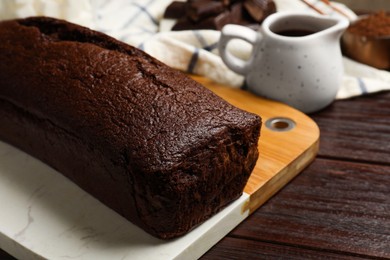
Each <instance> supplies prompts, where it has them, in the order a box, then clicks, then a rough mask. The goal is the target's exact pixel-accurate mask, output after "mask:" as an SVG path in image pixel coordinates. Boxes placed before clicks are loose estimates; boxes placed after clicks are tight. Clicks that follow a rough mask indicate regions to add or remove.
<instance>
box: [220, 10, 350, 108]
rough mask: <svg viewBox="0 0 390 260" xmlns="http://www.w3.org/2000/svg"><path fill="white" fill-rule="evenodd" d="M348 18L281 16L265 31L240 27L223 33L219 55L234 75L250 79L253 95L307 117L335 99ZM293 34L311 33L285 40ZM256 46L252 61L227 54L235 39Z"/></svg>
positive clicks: (264, 27)
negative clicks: (289, 34)
mask: <svg viewBox="0 0 390 260" xmlns="http://www.w3.org/2000/svg"><path fill="white" fill-rule="evenodd" d="M347 26H348V21H347V20H346V19H334V18H329V17H323V16H316V15H308V14H297V13H276V14H273V15H271V16H269V17H268V18H267V19H266V20H265V21H264V22H263V25H262V28H261V31H260V32H255V31H253V30H251V29H248V28H246V27H243V26H239V25H227V26H225V27H224V28H223V30H222V33H221V39H220V42H219V51H220V54H221V57H222V59H223V61H224V62H225V63H226V65H227V66H228V67H229V68H230V69H232V70H233V71H235V72H237V73H239V74H242V75H244V76H245V79H246V84H247V86H248V88H249V90H250V91H252V92H254V93H255V94H258V95H261V96H263V97H266V98H270V99H275V100H279V101H282V102H284V103H287V104H289V105H291V106H293V107H295V108H297V109H299V110H301V111H303V112H305V113H311V112H315V111H318V110H320V109H322V108H324V107H326V106H327V105H329V104H330V103H331V102H332V101H333V100H334V98H335V96H336V94H337V91H338V89H339V86H340V83H341V78H342V75H343V65H342V55H341V51H340V43H339V42H340V41H339V39H340V36H341V34H342V32H343V31H344V30H345V29H346V28H347ZM288 30H301V31H302V30H303V31H308V32H311V33H310V34H308V35H305V36H283V35H280V34H278V33H280V32H281V31H288ZM237 38H238V39H242V40H244V41H247V42H249V43H250V44H252V45H253V51H252V55H251V57H250V59H249V60H248V61H243V60H241V59H239V58H237V57H235V56H233V55H232V54H231V53H230V52H229V51H227V44H228V43H229V41H230V40H232V39H237Z"/></svg>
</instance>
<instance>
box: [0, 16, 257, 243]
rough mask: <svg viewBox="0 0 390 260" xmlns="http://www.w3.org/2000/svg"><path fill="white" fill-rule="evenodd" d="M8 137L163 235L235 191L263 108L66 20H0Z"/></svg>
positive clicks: (253, 154) (204, 214)
mask: <svg viewBox="0 0 390 260" xmlns="http://www.w3.org/2000/svg"><path fill="white" fill-rule="evenodd" d="M0 35H1V41H0V138H1V140H3V141H7V142H9V143H11V144H13V145H15V146H17V147H19V148H20V149H22V150H24V151H25V152H27V153H30V154H31V155H33V156H35V157H36V158H38V159H40V160H42V161H44V162H45V163H47V164H48V165H50V166H52V167H53V168H54V169H57V170H58V171H59V172H61V173H62V174H64V175H65V176H66V177H68V178H69V179H70V180H72V181H73V182H74V183H76V184H77V185H79V186H80V187H81V188H83V189H84V190H85V191H87V192H89V193H90V194H91V195H93V196H94V197H95V198H97V199H99V200H100V201H101V202H102V203H104V204H105V205H107V206H108V207H110V208H111V209H113V210H115V211H116V212H117V213H119V214H121V215H122V216H124V217H125V218H126V219H128V220H130V221H132V222H133V223H134V224H136V225H138V226H140V227H141V228H143V229H144V230H146V231H147V232H149V233H151V234H153V235H155V236H157V237H160V238H164V239H167V238H173V237H177V236H180V235H183V234H185V233H187V232H188V231H189V230H191V229H193V228H194V227H195V226H197V225H199V224H200V223H202V222H203V221H205V220H206V219H208V218H210V217H211V216H212V215H214V214H216V213H217V212H218V211H220V210H222V209H223V208H224V207H225V206H226V205H228V204H229V203H231V202H232V201H233V200H235V199H237V198H238V197H239V196H240V195H241V194H242V191H243V188H244V186H245V184H246V182H247V180H248V178H249V175H250V173H251V171H252V169H253V167H254V166H255V163H256V160H257V157H258V151H257V141H258V136H259V131H260V126H261V121H260V120H261V119H260V118H259V117H258V116H257V115H254V114H251V113H248V112H245V111H242V110H240V109H238V108H236V107H234V106H232V105H230V104H229V103H227V102H226V101H224V100H222V99H221V98H220V97H218V96H216V95H215V94H213V93H212V92H211V91H209V90H208V89H206V88H204V87H203V86H201V85H200V84H199V83H197V82H196V81H194V80H192V79H190V78H189V77H187V76H185V75H184V74H183V73H181V72H179V71H176V70H174V69H172V68H170V67H168V66H166V65H165V64H163V63H161V62H159V61H158V60H156V59H154V58H153V57H151V56H149V55H148V54H146V53H144V52H142V51H141V50H138V49H136V48H134V47H131V46H129V45H127V44H124V43H122V42H119V41H117V40H115V39H113V38H111V37H109V36H107V35H104V34H102V33H99V32H96V31H92V30H89V29H87V28H84V27H81V26H78V25H75V24H71V23H68V22H66V21H62V20H57V19H51V18H45V17H32V18H28V19H21V20H12V21H3V22H0Z"/></svg>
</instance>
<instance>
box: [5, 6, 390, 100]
mask: <svg viewBox="0 0 390 260" xmlns="http://www.w3.org/2000/svg"><path fill="white" fill-rule="evenodd" d="M171 1H172V0H115V1H110V0H67V1H65V0H2V1H0V19H3V20H4V19H11V18H23V17H27V16H35V15H45V16H52V17H56V18H61V19H66V20H68V21H71V22H74V23H78V24H81V25H84V26H87V27H90V28H92V29H95V30H98V31H102V32H104V33H106V34H109V35H111V36H113V37H115V38H117V39H119V40H121V41H124V42H127V43H129V44H131V45H133V46H136V47H138V48H141V49H143V50H144V51H146V52H147V53H149V54H150V55H152V56H154V57H156V58H157V59H159V60H161V61H163V62H164V63H166V64H168V65H169V66H171V67H174V68H176V69H179V70H182V71H185V72H189V73H194V74H199V75H202V76H206V77H208V78H211V79H213V80H215V81H216V82H219V83H222V84H225V85H228V86H231V87H241V86H242V85H243V82H244V79H243V77H242V76H240V75H237V74H236V73H234V72H232V71H231V70H229V69H228V68H227V67H226V66H225V64H223V62H222V60H221V58H220V57H219V56H218V51H217V43H218V40H219V37H220V32H218V31H214V30H191V31H179V32H172V31H165V29H164V28H163V27H164V26H165V25H166V24H167V21H166V20H163V18H162V15H163V13H164V10H165V8H166V6H168V5H169V3H170V2H171ZM274 1H275V3H276V5H277V9H278V11H280V12H281V11H300V12H308V13H313V12H315V11H314V10H313V9H312V8H310V7H309V6H308V5H306V4H304V3H303V2H302V1H300V0H274ZM307 1H308V2H310V3H311V4H312V5H314V6H315V7H317V8H319V9H320V10H322V11H323V12H325V13H326V14H327V15H330V16H337V15H339V13H337V12H335V11H334V10H333V9H331V8H329V6H327V5H325V4H324V3H323V2H321V1H317V0H307ZM332 3H333V4H334V5H335V6H336V7H337V8H339V9H341V10H342V11H343V12H345V13H347V14H348V16H350V17H351V19H354V18H355V17H356V16H355V14H354V13H353V12H352V11H351V10H349V9H348V8H347V7H346V6H344V5H342V4H339V3H335V2H332ZM160 29H161V30H160ZM231 51H232V52H233V53H234V54H235V55H237V56H239V57H242V58H245V57H248V56H249V55H250V51H251V48H250V46H249V45H245V44H236V45H234V44H233V46H232V47H231ZM344 69H345V75H344V78H343V82H342V84H341V86H340V90H339V92H338V94H337V98H338V99H343V98H349V97H354V96H359V95H363V94H367V93H373V92H378V91H382V90H390V72H388V71H385V70H378V69H375V68H373V67H370V66H367V65H364V64H361V63H358V62H355V61H353V60H350V59H348V58H344Z"/></svg>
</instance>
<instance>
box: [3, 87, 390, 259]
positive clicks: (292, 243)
mask: <svg viewBox="0 0 390 260" xmlns="http://www.w3.org/2000/svg"><path fill="white" fill-rule="evenodd" d="M311 116H312V117H313V118H314V120H315V121H316V122H317V124H318V125H319V127H320V130H321V139H320V151H319V154H318V157H317V158H316V159H315V161H314V162H313V163H312V164H311V165H310V166H309V167H308V168H306V169H305V170H304V171H303V172H302V173H301V174H300V175H299V176H298V177H296V178H295V179H294V180H292V181H291V182H290V183H289V184H288V185H287V186H285V187H284V188H283V189H282V190H281V191H280V192H279V193H277V194H276V195H275V196H274V197H273V198H272V199H270V200H269V201H268V202H267V203H266V204H264V205H263V206H262V207H261V208H260V209H258V210H257V211H256V212H255V213H253V214H252V215H251V216H250V217H249V218H248V219H246V220H245V221H244V222H243V223H242V224H241V225H239V226H238V227H237V228H236V229H234V230H233V231H232V232H231V233H230V234H229V235H228V236H226V237H225V238H224V239H222V240H221V241H220V242H219V243H218V244H217V245H215V246H214V247H213V248H212V249H211V250H210V251H208V252H207V253H206V254H205V255H204V256H203V257H202V259H264V258H267V259H269V258H279V259H286V258H288V259H319V258H322V259H329V258H333V259H334V258H336V259H357V258H368V259H371V258H390V92H385V93H380V94H373V95H369V96H364V97H359V98H355V99H350V100H343V101H336V102H334V104H333V105H331V106H330V107H328V108H326V109H325V110H323V111H321V112H318V113H316V114H313V115H311ZM0 259H1V260H8V259H13V258H12V257H10V256H9V255H7V254H6V253H5V252H3V251H1V250H0Z"/></svg>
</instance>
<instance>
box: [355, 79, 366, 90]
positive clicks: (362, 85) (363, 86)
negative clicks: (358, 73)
mask: <svg viewBox="0 0 390 260" xmlns="http://www.w3.org/2000/svg"><path fill="white" fill-rule="evenodd" d="M356 80H357V82H358V85H359V88H360V90H361V91H362V94H367V93H368V91H367V86H366V83H364V81H363V80H362V79H361V78H356Z"/></svg>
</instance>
